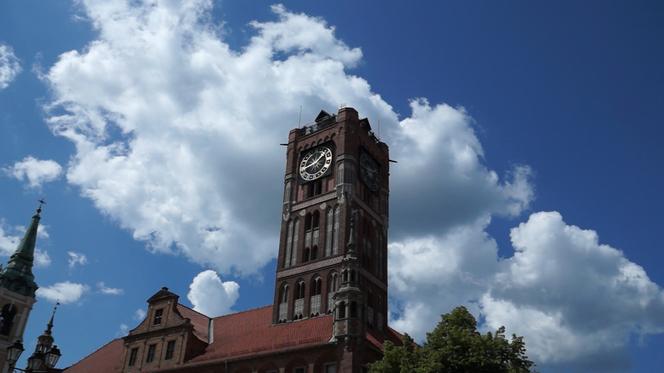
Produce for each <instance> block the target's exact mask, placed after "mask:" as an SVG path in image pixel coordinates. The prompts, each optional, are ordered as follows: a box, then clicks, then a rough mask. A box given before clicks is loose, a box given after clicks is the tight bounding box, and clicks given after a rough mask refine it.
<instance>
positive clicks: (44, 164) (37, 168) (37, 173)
mask: <svg viewBox="0 0 664 373" xmlns="http://www.w3.org/2000/svg"><path fill="white" fill-rule="evenodd" d="M4 171H5V173H6V174H7V175H9V176H12V177H14V178H15V179H17V180H20V181H26V182H27V183H28V186H29V187H30V188H40V187H41V186H42V184H44V183H47V182H50V181H53V180H56V179H57V178H58V177H60V175H61V174H62V166H60V164H58V162H56V161H53V160H50V159H48V160H39V159H36V158H34V157H32V156H27V157H25V158H24V159H23V160H22V161H19V162H16V163H14V165H13V166H11V167H7V168H5V169H4Z"/></svg>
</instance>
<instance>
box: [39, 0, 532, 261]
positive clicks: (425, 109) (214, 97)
mask: <svg viewBox="0 0 664 373" xmlns="http://www.w3.org/2000/svg"><path fill="white" fill-rule="evenodd" d="M83 4H84V8H85V11H86V12H87V15H88V17H89V18H90V20H91V21H92V23H93V24H94V26H95V27H96V28H97V30H98V32H99V38H98V39H97V40H95V41H94V42H93V43H91V44H89V45H88V47H87V48H86V49H84V50H83V51H80V52H79V51H70V52H67V53H64V54H63V55H61V56H60V58H59V60H58V61H57V63H56V64H55V65H54V66H52V67H51V69H50V70H49V71H48V74H47V75H46V79H47V81H48V82H49V83H50V85H51V87H52V89H53V93H54V96H53V100H52V102H51V104H50V106H49V107H50V108H51V109H54V110H53V111H52V113H54V114H52V115H51V116H50V117H49V118H48V120H49V123H50V126H51V128H52V130H53V131H54V132H55V133H56V134H58V135H60V136H64V137H65V138H67V139H69V140H71V141H72V142H73V143H74V144H75V146H76V154H75V155H74V156H73V158H72V161H71V164H70V167H69V169H68V173H67V179H68V181H69V182H70V183H72V184H74V185H77V186H79V187H80V188H81V191H82V193H83V194H84V195H85V196H87V197H88V198H90V199H92V200H93V201H94V203H95V205H96V206H97V207H98V208H99V209H100V210H101V211H103V212H104V213H105V214H107V215H109V216H111V217H112V218H113V219H115V220H117V221H118V222H119V223H120V224H121V225H122V226H123V227H125V228H127V229H129V230H131V231H132V232H133V235H134V237H135V238H136V239H140V240H145V241H147V242H148V243H149V245H150V248H151V249H152V250H154V251H162V252H168V251H172V250H174V249H175V250H176V251H179V252H181V253H183V254H184V255H186V256H187V257H189V258H190V259H192V260H193V261H195V262H197V263H200V264H204V265H210V266H212V267H213V268H215V269H217V270H219V271H221V272H222V273H228V272H229V271H232V270H235V271H237V272H241V273H253V272H255V271H257V269H258V268H261V267H262V266H263V265H265V264H266V263H267V262H268V261H269V260H270V259H271V258H273V257H274V255H275V253H276V252H275V250H274V242H275V241H277V236H276V232H278V229H277V225H278V223H279V222H278V219H274V214H273V213H272V212H273V211H278V210H279V208H280V206H279V201H280V195H281V190H280V189H281V186H280V185H279V183H275V182H274V181H275V180H280V179H281V177H282V176H281V175H280V174H281V173H282V170H283V161H282V159H283V150H282V149H281V148H280V147H279V146H278V144H279V143H280V142H283V139H284V138H285V136H286V134H287V133H288V131H289V130H290V129H291V128H292V127H294V126H295V125H296V123H295V119H296V118H297V117H298V111H299V107H300V105H302V107H303V108H304V112H303V117H304V118H314V117H315V115H316V113H317V112H318V110H320V109H321V108H328V109H329V108H334V107H337V106H338V105H339V104H340V103H346V104H349V105H352V106H354V107H355V108H357V109H358V111H359V112H360V113H362V115H366V116H368V117H369V118H370V119H371V120H372V121H373V122H374V123H375V122H377V121H380V122H381V127H382V128H383V132H384V135H385V137H386V140H387V141H388V142H389V143H390V144H391V145H393V147H392V149H393V150H392V151H393V154H395V156H396V157H397V159H400V160H401V161H402V162H405V161H417V164H412V165H408V166H407V167H395V175H397V174H398V173H401V174H402V175H404V176H403V177H407V175H406V174H407V173H408V171H407V169H410V168H412V169H415V168H417V169H419V170H422V169H427V170H429V169H430V168H427V167H433V168H434V169H436V170H437V171H438V173H436V172H428V171H427V172H426V174H427V175H429V177H430V180H431V183H429V184H428V185H429V188H430V189H434V188H437V187H447V188H448V190H446V192H448V191H449V192H452V191H454V192H456V195H454V196H453V197H454V198H452V197H451V198H448V199H444V200H443V199H441V200H440V202H439V204H437V205H433V204H430V203H428V202H425V201H428V199H427V198H426V196H425V195H423V194H418V193H414V192H413V191H412V190H409V188H407V187H404V186H405V184H404V183H401V184H400V183H399V182H397V183H396V184H395V192H394V194H392V200H393V201H404V202H403V203H401V204H400V205H398V206H397V209H396V210H393V216H401V215H406V214H408V213H409V212H410V211H411V210H410V209H411V208H412V206H421V207H425V209H424V210H423V211H422V212H423V213H426V214H431V213H433V212H434V211H437V208H447V207H453V208H456V209H457V210H459V211H458V214H459V215H462V216H461V217H460V218H452V216H453V215H452V213H450V214H449V216H450V219H451V220H453V221H450V222H446V223H445V222H444V223H443V224H440V223H435V222H433V221H432V220H430V221H432V224H430V225H429V226H428V228H432V227H438V228H440V227H441V225H442V226H445V227H452V226H454V225H455V224H462V223H463V222H472V221H474V220H475V219H476V218H477V215H481V214H486V213H490V212H499V213H505V214H514V213H517V212H518V211H520V210H521V209H522V208H524V207H525V206H527V205H528V202H529V201H530V199H531V197H532V193H530V192H531V189H529V185H530V184H529V182H528V169H527V168H519V169H517V170H515V172H514V175H515V176H514V177H513V178H512V179H510V180H507V181H503V182H501V181H500V180H499V177H498V175H497V174H495V173H494V172H493V171H491V170H488V169H486V168H485V167H484V166H482V164H481V162H480V160H481V159H480V158H481V156H482V152H481V148H480V147H479V142H478V141H477V139H476V138H475V135H474V133H473V131H472V129H471V127H470V120H469V117H468V116H467V115H466V114H465V112H464V111H463V110H462V109H457V108H452V107H449V106H446V105H437V106H434V107H430V106H429V104H428V103H427V102H426V101H425V100H415V101H413V103H412V105H411V106H412V110H413V116H412V117H411V118H406V119H404V120H403V121H402V122H399V120H398V116H397V114H396V113H395V112H394V111H393V110H392V108H391V106H390V105H389V104H387V103H386V102H385V101H383V100H382V98H381V97H380V96H379V95H378V94H376V93H374V92H372V91H371V87H370V85H369V83H368V82H367V81H365V80H364V79H362V78H360V77H357V76H354V75H350V74H348V73H347V72H346V69H348V68H351V67H353V66H355V65H356V64H357V63H359V61H360V59H361V57H362V53H361V51H360V50H359V49H358V48H350V47H348V46H347V45H346V44H344V43H343V42H342V41H341V40H339V39H337V38H336V37H335V35H334V31H333V29H332V28H331V27H329V26H327V25H326V24H325V23H324V22H323V21H322V20H321V19H318V18H314V17H310V16H307V15H304V14H294V13H291V12H288V11H287V10H285V9H284V7H282V6H276V7H273V10H274V12H275V14H276V17H277V20H276V21H273V22H265V23H259V22H253V23H252V25H253V27H254V28H255V29H256V35H255V36H254V37H253V38H251V40H250V42H249V44H248V45H246V46H245V47H244V48H243V49H242V50H241V51H235V50H232V49H231V48H230V47H229V45H228V44H226V43H225V42H224V41H223V40H222V39H220V37H219V36H218V35H217V34H215V33H214V32H213V31H212V30H213V29H214V27H213V26H212V25H211V24H210V23H209V19H208V17H207V14H208V13H209V10H210V8H211V2H210V1H185V2H178V3H173V4H168V5H167V4H163V3H158V4H154V6H152V5H150V6H147V5H143V4H141V3H136V2H131V3H130V2H114V3H113V4H112V5H109V4H108V3H107V2H99V1H86V2H84V3H83ZM176 4H177V5H176ZM118 77H121V78H118ZM156 77H158V78H156ZM185 92H186V93H185ZM275 97H278V98H279V100H275ZM56 113H57V114H56ZM111 131H112V132H113V133H118V132H119V133H121V134H122V136H111V135H110V133H111ZM425 132H426V133H427V134H428V138H429V139H431V140H430V141H431V142H432V143H435V142H436V141H441V144H440V146H438V147H436V146H431V145H430V144H426V143H424V142H422V141H420V138H419V137H418V136H416V135H417V134H419V133H425ZM448 144H452V145H455V146H456V147H454V149H453V150H451V152H452V153H451V154H450V151H448V150H446V148H447V145H448ZM443 145H445V146H443ZM415 154H416V155H417V157H414V156H411V155H415ZM448 154H450V155H452V157H450V158H449V159H446V160H445V162H442V163H441V162H439V160H438V159H439V156H441V155H448ZM400 169H403V170H401V171H399V170H400ZM247 170H251V172H247ZM448 170H453V171H454V172H455V178H454V179H453V180H452V181H449V180H448V179H446V178H445V177H444V176H443V175H445V172H447V171H448ZM436 175H439V176H436ZM393 180H398V178H397V177H395V178H394V179H393ZM420 184H422V185H425V184H427V183H420ZM419 191H421V192H430V190H427V189H426V188H425V187H422V188H421V189H420V190H419ZM471 192H477V193H479V194H480V196H479V197H478V196H477V195H475V196H474V197H476V198H473V195H472V193H471ZM441 195H444V193H441ZM248 196H250V198H247V197H248ZM458 197H463V198H458ZM406 201H407V202H406ZM463 201H467V202H468V205H464V204H463V203H462V202H463ZM482 202H487V203H488V206H485V205H482ZM394 212H396V213H394ZM400 224H402V225H403V229H401V232H404V231H406V230H407V228H409V226H408V224H407V222H406V221H401V222H398V221H397V224H395V225H394V226H395V227H397V229H396V230H395V232H399V228H398V227H399V226H400Z"/></svg>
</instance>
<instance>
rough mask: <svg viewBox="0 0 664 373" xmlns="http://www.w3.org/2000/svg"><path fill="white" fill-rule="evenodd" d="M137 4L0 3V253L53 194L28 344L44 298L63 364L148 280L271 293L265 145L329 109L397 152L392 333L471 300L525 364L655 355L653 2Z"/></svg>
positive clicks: (660, 179)
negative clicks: (359, 119) (56, 305)
mask: <svg viewBox="0 0 664 373" xmlns="http://www.w3.org/2000/svg"><path fill="white" fill-rule="evenodd" d="M131 3H132V4H133V5H131V6H128V7H122V6H121V4H122V2H117V3H114V4H116V5H114V6H108V7H104V6H102V5H103V2H96V1H84V2H80V3H69V2H64V1H62V2H38V1H23V2H3V3H2V4H1V5H0V45H2V46H5V47H4V49H0V51H1V52H2V53H3V54H0V61H1V62H0V77H2V79H3V80H0V87H3V86H4V88H0V168H2V170H3V171H2V172H0V194H1V195H2V196H3V197H4V198H2V201H1V203H0V227H1V228H2V230H1V231H0V233H1V235H0V245H1V244H3V243H4V245H5V246H3V247H1V248H2V252H4V253H6V252H7V250H8V249H6V246H7V245H9V246H11V243H12V242H14V241H12V240H15V238H16V237H19V236H20V234H21V233H20V229H18V228H17V226H25V225H27V223H28V222H29V218H30V216H31V214H32V210H33V209H34V207H35V206H36V200H37V199H38V198H39V197H41V196H45V197H46V199H47V201H48V205H47V206H46V209H45V212H44V214H43V224H44V225H45V230H46V232H48V237H42V238H41V239H40V241H39V248H40V250H41V251H45V252H47V253H48V258H49V260H43V262H42V265H41V266H40V267H38V268H36V269H35V272H36V276H37V282H38V284H39V285H40V286H41V287H42V288H43V289H49V288H50V287H53V286H54V285H56V284H60V285H59V287H56V288H51V293H49V292H48V291H47V292H46V293H44V292H42V293H41V295H40V299H39V302H38V303H37V304H36V305H35V308H34V311H33V313H32V315H31V319H30V324H29V326H28V330H27V332H26V336H25V339H26V345H27V347H28V348H32V347H33V343H34V342H33V341H34V339H35V337H36V336H37V335H38V334H39V333H40V332H41V331H42V330H43V328H44V327H45V323H46V321H47V318H48V314H49V312H50V309H51V307H52V301H53V300H52V299H50V300H49V296H50V297H51V298H53V296H59V297H67V299H69V300H70V301H69V303H66V304H64V305H63V306H62V307H61V309H60V311H59V313H58V315H57V320H56V327H55V338H56V343H58V344H59V345H60V347H61V350H62V352H63V359H62V363H61V365H62V366H64V365H67V364H70V363H72V362H75V361H76V360H78V359H79V358H81V357H82V356H84V355H86V354H87V353H89V352H90V351H92V350H94V349H95V348H97V347H98V346H100V345H102V344H103V343H105V342H107V341H109V340H110V339H111V338H115V337H118V336H120V335H122V333H123V332H124V330H126V329H123V328H131V327H133V326H134V325H135V324H136V323H137V321H136V313H137V310H139V309H144V308H145V299H147V298H148V297H149V296H150V295H151V294H152V293H154V292H155V291H156V290H158V289H159V288H160V287H161V286H168V287H169V288H171V289H172V290H173V291H175V292H176V293H178V294H180V296H181V301H182V302H183V303H185V304H189V305H192V306H194V307H197V309H201V310H203V311H207V312H210V313H215V314H221V313H225V312H229V311H230V310H243V309H247V308H250V307H256V306H261V305H264V304H268V303H269V302H270V301H271V299H272V289H273V276H274V275H273V273H274V262H273V260H272V257H273V256H274V255H276V251H277V247H276V235H277V229H278V224H279V208H280V198H281V188H282V186H281V181H280V180H281V179H280V174H281V173H282V172H283V160H282V157H283V154H282V153H281V152H282V149H281V148H280V147H279V146H278V144H279V143H280V142H283V140H284V139H285V137H286V134H287V131H288V129H289V128H291V127H293V126H295V125H296V124H297V115H298V111H299V108H300V106H302V112H303V118H304V120H305V121H307V120H310V119H313V118H314V116H315V114H316V113H317V112H318V110H320V109H326V110H329V111H334V110H336V108H337V107H338V106H339V105H340V104H346V105H350V106H354V107H356V108H357V109H358V110H359V111H360V114H361V115H365V116H368V117H369V120H370V121H371V122H372V124H373V126H374V127H377V125H378V123H379V122H380V136H381V137H382V138H384V139H385V140H386V141H387V142H388V143H389V144H390V145H391V155H392V157H393V158H396V159H397V160H398V161H399V163H398V164H397V165H395V166H394V167H393V170H392V178H391V185H392V192H391V226H390V229H391V233H390V242H391V245H390V263H391V264H390V271H391V275H390V284H391V288H390V292H391V295H392V298H393V299H392V302H391V312H393V315H392V320H393V325H395V326H396V327H397V328H400V329H402V330H406V331H409V332H411V333H412V334H414V335H416V336H418V335H419V336H422V335H423V333H424V331H426V330H428V329H430V328H431V327H432V326H433V324H434V323H435V322H436V320H437V317H438V316H437V315H439V314H441V313H443V312H447V311H449V310H450V309H451V308H452V307H453V306H455V305H458V304H466V305H468V306H469V307H470V308H471V309H472V310H473V312H474V313H475V314H476V315H478V316H480V317H481V318H482V320H484V321H485V323H486V327H489V328H490V327H495V326H496V325H506V326H507V328H508V332H516V333H518V334H522V335H525V336H526V343H527V345H528V347H529V351H530V355H531V357H533V358H534V359H535V360H536V361H537V362H538V365H539V366H540V369H541V371H543V372H568V371H580V372H588V371H597V372H607V371H618V372H621V371H622V372H626V371H630V372H652V371H655V370H656V369H657V367H661V366H663V365H664V361H663V360H662V359H663V358H662V356H661V354H659V353H658V351H661V349H662V346H664V336H662V334H661V333H662V331H664V295H663V294H664V293H663V292H662V288H661V285H662V284H664V271H663V270H662V269H661V266H660V265H658V264H659V263H661V262H662V260H663V259H664V254H663V253H662V245H661V243H660V241H659V239H658V235H657V233H658V232H659V231H660V230H661V228H662V227H661V225H662V222H661V219H658V218H657V216H658V215H659V214H658V213H657V211H662V210H663V209H664V199H662V198H661V196H660V191H661V190H663V189H664V176H663V175H662V172H661V165H660V162H661V160H662V159H664V154H663V153H664V150H662V147H661V146H659V143H658V141H659V140H660V139H661V138H662V129H661V124H662V115H661V108H662V107H664V93H662V89H661V87H662V86H664V71H663V69H662V66H664V51H663V49H662V46H661V39H662V37H663V36H664V30H663V29H664V7H663V6H662V5H661V4H660V3H658V2H641V1H638V2H634V1H631V2H627V1H624V2H600V1H597V2H583V4H580V3H578V2H556V3H550V4H541V3H539V4H534V3H530V2H521V1H519V2H516V1H515V2H501V3H498V2H483V3H480V2H474V3H467V2H463V3H462V2H435V3H434V2H422V3H418V4H417V5H415V6H414V5H412V4H406V3H402V2H380V3H378V2H359V3H358V2H351V1H348V2H335V3H331V2H329V3H328V2H325V3H324V2H315V3H314V2H302V1H295V2H284V3H283V7H271V5H272V4H273V3H271V2H252V4H251V5H247V4H246V3H245V2H239V1H234V2H231V1H228V2H214V3H213V4H212V5H209V4H207V3H206V2H204V1H203V2H194V3H193V6H192V7H187V5H186V4H189V3H188V2H184V3H183V4H185V5H175V4H173V3H169V2H156V4H155V5H154V6H145V4H144V3H143V2H131ZM193 9H196V10H198V12H196V11H194V10H193ZM254 21H255V22H256V23H252V22H254ZM139 26H140V27H139ZM132 27H137V28H136V29H132ZM332 28H334V30H333V31H332ZM72 51H75V52H72ZM3 56H4V57H3ZM16 66H20V68H19V69H17V68H16ZM5 67H7V69H10V70H11V71H13V73H12V72H8V73H6V74H4V73H3V72H5V71H9V70H2V69H4V68H5ZM2 82H5V83H4V84H3V83H2ZM26 157H32V158H34V160H33V161H30V159H28V161H27V162H26ZM49 160H50V161H51V162H48V161H49ZM44 161H47V162H44ZM55 163H57V165H55ZM58 165H59V167H58ZM247 195H250V196H251V198H248V197H247ZM432 201H433V202H432ZM3 239H4V240H3ZM515 249H516V250H517V252H516V255H515ZM70 252H71V253H72V254H69V253H70ZM81 254H82V255H85V258H86V259H85V260H84V261H83V260H81V259H80V258H81V256H80V255H81ZM4 258H6V255H5V256H4ZM42 258H43V257H42ZM75 259H78V261H75ZM207 270H212V271H213V272H208V271H207ZM102 282H103V285H102V284H100V283H102ZM63 283H64V285H62V284H63ZM234 284H237V285H238V286H236V285H234ZM190 287H191V289H193V290H190ZM57 289H60V293H58V292H57ZM114 289H115V290H114ZM113 293H115V294H113ZM52 294H55V295H52ZM187 294H191V295H190V299H188V297H187ZM200 294H214V295H215V296H214V297H201V296H200ZM209 298H212V300H210V299H209ZM26 355H27V353H26Z"/></svg>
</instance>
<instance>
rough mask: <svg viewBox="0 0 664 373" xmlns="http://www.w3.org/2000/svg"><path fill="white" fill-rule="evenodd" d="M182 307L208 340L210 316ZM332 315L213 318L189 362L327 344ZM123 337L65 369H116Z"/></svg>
mask: <svg viewBox="0 0 664 373" xmlns="http://www.w3.org/2000/svg"><path fill="white" fill-rule="evenodd" d="M178 311H179V312H180V313H181V314H182V316H184V317H186V318H189V319H190V320H191V322H192V324H193V325H194V328H195V333H196V335H197V336H198V337H199V338H202V339H203V340H204V341H207V337H208V320H209V318H208V317H207V316H205V315H203V314H201V313H198V312H196V311H194V310H192V309H191V308H188V307H186V306H183V305H181V304H178ZM332 321H333V319H332V316H331V315H323V316H318V317H313V318H310V319H304V320H300V321H294V322H289V323H283V324H272V306H271V305H270V306H265V307H261V308H256V309H252V310H248V311H243V312H238V313H234V314H230V315H226V316H220V317H216V318H214V319H213V323H214V335H213V341H212V344H210V345H208V346H207V348H206V350H205V352H204V353H203V354H201V355H199V356H196V357H195V358H193V359H191V360H190V361H188V362H186V363H185V364H184V365H183V366H181V367H186V366H187V365H188V364H190V363H191V364H196V363H202V364H205V363H206V362H209V361H210V362H211V361H212V360H217V359H228V358H241V357H243V356H246V355H253V354H260V353H270V352H276V351H280V350H285V349H289V348H293V347H298V348H300V347H309V346H315V345H323V344H326V343H328V342H329V341H330V339H331V338H332ZM366 337H367V340H368V341H369V343H371V344H373V345H374V346H375V347H376V348H378V349H382V346H383V341H381V340H379V339H377V338H375V337H374V336H373V335H371V334H369V333H367V336H366ZM387 339H389V340H391V341H393V342H395V343H397V344H398V343H399V342H400V340H401V336H400V334H399V333H397V332H396V331H394V330H393V329H392V328H388V335H387ZM122 353H123V341H122V339H121V338H120V339H115V340H113V341H111V342H110V343H108V344H106V345H105V346H103V347H101V348H99V349H98V350H97V351H95V352H93V353H92V354H90V355H88V356H87V357H85V358H84V359H83V360H81V361H79V362H78V363H76V364H74V365H72V366H71V367H69V368H67V369H65V372H68V373H79V372H80V373H91V372H94V373H116V372H120V371H121V370H122V369H121V364H122V361H121V359H122Z"/></svg>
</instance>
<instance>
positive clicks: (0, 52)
mask: <svg viewBox="0 0 664 373" xmlns="http://www.w3.org/2000/svg"><path fill="white" fill-rule="evenodd" d="M20 72H21V64H20V61H19V60H18V58H16V55H14V50H13V49H12V47H10V46H9V45H6V44H1V43H0V90H2V89H5V88H7V87H8V86H9V83H11V81H12V80H14V78H16V75H18V74H19V73H20Z"/></svg>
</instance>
